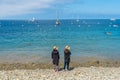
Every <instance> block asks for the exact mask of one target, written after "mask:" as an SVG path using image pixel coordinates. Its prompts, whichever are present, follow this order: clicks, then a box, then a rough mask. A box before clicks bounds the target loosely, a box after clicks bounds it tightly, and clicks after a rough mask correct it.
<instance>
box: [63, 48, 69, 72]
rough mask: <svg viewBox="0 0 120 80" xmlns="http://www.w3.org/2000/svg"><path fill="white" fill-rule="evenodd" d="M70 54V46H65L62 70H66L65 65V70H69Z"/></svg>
mask: <svg viewBox="0 0 120 80" xmlns="http://www.w3.org/2000/svg"><path fill="white" fill-rule="evenodd" d="M70 55H71V52H70V47H69V46H66V47H65V50H64V70H66V67H67V70H69V63H70Z"/></svg>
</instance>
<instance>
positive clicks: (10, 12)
mask: <svg viewBox="0 0 120 80" xmlns="http://www.w3.org/2000/svg"><path fill="white" fill-rule="evenodd" d="M119 3H120V0H99V1H97V0H69V1H64V0H57V1H56V0H44V1H43V0H21V1H20V2H19V1H18V0H11V1H10V0H1V1H0V19H32V18H33V17H34V18H35V19H40V20H41V19H56V13H57V12H58V13H59V18H60V19H78V18H79V19H110V18H117V19H119V18H120V10H119V7H120V5H119Z"/></svg>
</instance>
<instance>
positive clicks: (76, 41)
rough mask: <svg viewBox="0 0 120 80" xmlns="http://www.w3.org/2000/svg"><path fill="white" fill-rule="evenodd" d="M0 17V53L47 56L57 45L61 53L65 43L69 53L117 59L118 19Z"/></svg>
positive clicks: (119, 39) (119, 36)
mask: <svg viewBox="0 0 120 80" xmlns="http://www.w3.org/2000/svg"><path fill="white" fill-rule="evenodd" d="M60 22H61V24H60V25H59V26H55V20H37V21H34V22H32V21H28V20H0V55H12V56H13V55H28V56H29V55H40V56H42V55H43V56H47V57H49V56H50V53H51V51H52V47H53V46H54V45H57V46H58V47H59V52H60V54H61V55H62V56H63V50H64V47H65V45H69V46H70V47H71V52H72V56H100V57H107V58H113V59H120V56H119V55H120V49H119V48H120V20H116V21H111V20H107V19H103V20H102V19H101V20H97V19H94V20H92V19H88V20H85V19H82V20H80V21H79V22H77V21H76V20H60Z"/></svg>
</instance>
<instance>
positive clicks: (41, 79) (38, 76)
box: [0, 66, 120, 80]
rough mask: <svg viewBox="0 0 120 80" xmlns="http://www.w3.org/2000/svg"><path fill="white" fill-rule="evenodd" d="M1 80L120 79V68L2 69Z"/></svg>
mask: <svg viewBox="0 0 120 80" xmlns="http://www.w3.org/2000/svg"><path fill="white" fill-rule="evenodd" d="M0 80H120V68H115V67H111V68H105V67H93V66H92V67H79V68H75V69H73V70H71V71H59V72H54V71H53V69H36V70H11V71H0Z"/></svg>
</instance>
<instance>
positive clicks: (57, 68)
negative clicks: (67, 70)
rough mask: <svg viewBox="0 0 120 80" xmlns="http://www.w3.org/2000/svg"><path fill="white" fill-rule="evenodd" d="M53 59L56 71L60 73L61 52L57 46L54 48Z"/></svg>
mask: <svg viewBox="0 0 120 80" xmlns="http://www.w3.org/2000/svg"><path fill="white" fill-rule="evenodd" d="M51 57H52V60H53V65H54V70H55V71H58V70H59V67H58V65H59V59H60V56H59V51H58V47H57V46H54V47H53V51H52V54H51Z"/></svg>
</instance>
